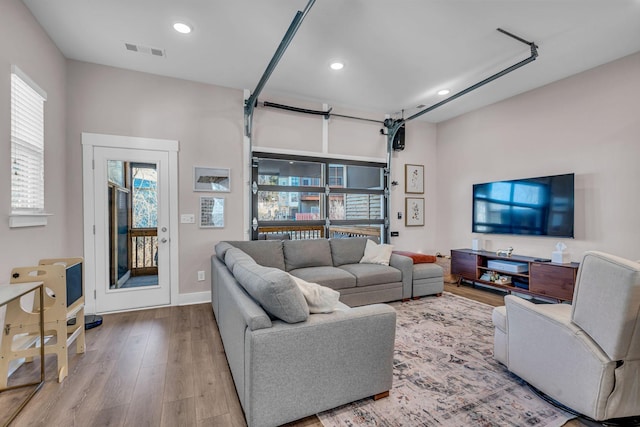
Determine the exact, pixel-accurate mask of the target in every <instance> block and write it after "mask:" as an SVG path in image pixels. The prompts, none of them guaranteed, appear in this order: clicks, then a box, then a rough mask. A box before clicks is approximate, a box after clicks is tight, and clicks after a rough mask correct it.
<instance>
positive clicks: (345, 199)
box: [329, 194, 383, 220]
mask: <svg viewBox="0 0 640 427" xmlns="http://www.w3.org/2000/svg"><path fill="white" fill-rule="evenodd" d="M382 218H383V216H382V195H380V194H331V195H330V196H329V219H331V220H341V219H382Z"/></svg>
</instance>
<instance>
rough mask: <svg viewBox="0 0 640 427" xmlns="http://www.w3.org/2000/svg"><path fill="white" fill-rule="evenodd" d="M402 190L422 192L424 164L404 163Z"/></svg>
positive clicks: (413, 192) (411, 192)
mask: <svg viewBox="0 0 640 427" xmlns="http://www.w3.org/2000/svg"><path fill="white" fill-rule="evenodd" d="M404 192H405V193H408V194H424V166H423V165H408V164H405V165H404Z"/></svg>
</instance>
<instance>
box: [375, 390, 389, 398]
mask: <svg viewBox="0 0 640 427" xmlns="http://www.w3.org/2000/svg"><path fill="white" fill-rule="evenodd" d="M385 397H389V390H387V391H383V392H382V393H378V394H376V395H375V396H373V400H380V399H384V398H385Z"/></svg>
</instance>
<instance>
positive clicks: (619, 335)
mask: <svg viewBox="0 0 640 427" xmlns="http://www.w3.org/2000/svg"><path fill="white" fill-rule="evenodd" d="M572 305H573V309H572V314H571V316H572V321H573V323H575V324H576V325H577V326H579V327H580V328H581V329H583V330H584V331H585V332H586V333H587V334H588V335H589V336H590V337H591V339H593V340H594V341H595V342H596V343H597V344H598V345H599V346H600V348H602V350H603V351H604V352H605V353H606V354H607V355H608V356H609V358H610V359H611V360H628V359H640V263H637V262H633V261H629V260H626V259H623V258H620V257H616V256H613V255H609V254H605V253H602V252H596V251H591V252H587V253H586V254H585V256H584V259H583V261H582V263H581V265H580V269H579V271H578V277H577V280H576V286H575V290H574V294H573V304H572Z"/></svg>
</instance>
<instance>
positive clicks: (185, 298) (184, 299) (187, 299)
mask: <svg viewBox="0 0 640 427" xmlns="http://www.w3.org/2000/svg"><path fill="white" fill-rule="evenodd" d="M207 302H211V291H204V292H192V293H190V294H178V305H191V304H204V303H207Z"/></svg>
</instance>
